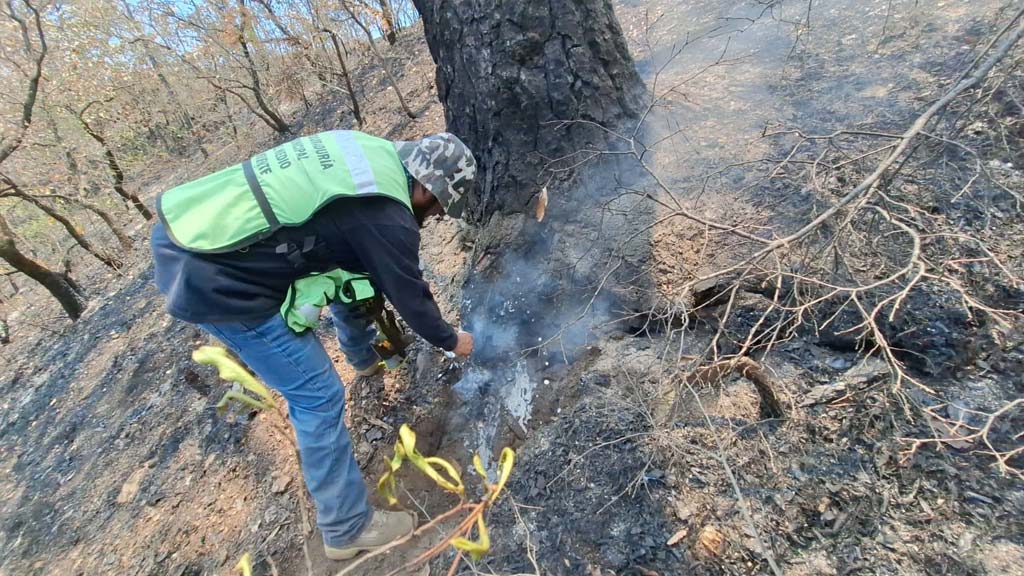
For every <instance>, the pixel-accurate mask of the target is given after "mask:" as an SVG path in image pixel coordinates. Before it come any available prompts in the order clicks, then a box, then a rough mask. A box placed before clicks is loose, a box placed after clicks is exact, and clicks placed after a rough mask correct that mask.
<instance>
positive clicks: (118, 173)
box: [68, 100, 153, 220]
mask: <svg viewBox="0 0 1024 576" xmlns="http://www.w3.org/2000/svg"><path fill="white" fill-rule="evenodd" d="M101 102H102V101H101V100H93V101H92V102H89V103H88V104H86V105H85V107H83V108H82V109H81V110H74V109H71V108H68V111H69V112H71V113H72V114H74V115H75V118H77V119H78V123H79V124H80V125H81V126H82V129H83V130H85V133H86V134H88V135H89V137H90V138H92V139H93V140H95V141H96V143H97V144H99V145H100V148H102V149H103V158H104V159H105V160H106V161H107V169H108V170H109V171H110V177H111V179H112V180H113V188H114V192H117V195H118V196H120V197H121V198H122V199H124V201H125V203H126V204H130V205H131V206H132V207H134V208H135V210H136V211H138V213H139V214H141V215H142V217H143V218H145V219H146V220H152V219H153V212H152V211H150V209H149V208H148V207H147V206H146V205H145V204H144V203H143V202H142V199H140V198H139V196H138V195H137V194H135V193H134V192H129V191H128V190H127V189H125V187H124V181H125V177H124V170H123V169H122V168H121V163H120V162H118V160H117V155H115V154H114V150H113V149H112V148H111V147H110V144H108V143H107V139H106V138H105V137H104V136H103V135H102V134H100V132H99V130H97V129H96V128H95V127H94V126H93V125H92V124H91V123H90V122H89V121H88V120H87V119H86V117H85V115H86V113H87V112H88V111H89V108H91V107H92V106H94V105H96V104H99V103H101Z"/></svg>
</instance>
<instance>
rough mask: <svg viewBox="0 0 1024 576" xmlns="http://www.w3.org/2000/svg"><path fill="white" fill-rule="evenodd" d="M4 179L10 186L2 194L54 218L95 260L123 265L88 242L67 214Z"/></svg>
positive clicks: (114, 267)
mask: <svg viewBox="0 0 1024 576" xmlns="http://www.w3.org/2000/svg"><path fill="white" fill-rule="evenodd" d="M4 181H5V182H4V183H5V184H7V185H8V186H10V188H9V189H8V190H6V191H5V192H4V193H3V195H4V196H9V197H12V198H18V199H19V200H24V201H26V202H28V203H29V204H31V205H33V206H35V207H36V208H38V209H39V210H40V211H41V212H43V213H44V214H46V215H47V216H49V217H50V218H52V219H54V220H55V221H56V222H57V223H58V224H60V225H61V226H62V227H63V228H64V230H66V231H67V233H68V235H69V236H71V237H72V238H74V240H75V242H77V243H78V245H79V246H81V247H82V249H83V250H85V251H86V252H88V253H89V254H92V255H93V256H95V257H96V259H97V260H99V261H100V262H102V263H104V264H105V265H107V266H109V267H111V268H113V269H115V270H116V269H118V268H120V267H121V266H122V265H123V263H122V262H121V261H120V260H118V259H117V258H114V257H113V256H110V255H109V254H106V253H104V252H103V251H101V250H99V249H98V248H96V247H95V246H94V245H93V243H92V242H90V241H89V239H88V238H86V237H85V235H84V234H82V232H81V231H80V230H79V227H78V226H76V225H75V223H74V222H72V221H71V220H70V219H69V218H68V217H67V216H65V215H63V214H61V213H60V212H59V211H58V210H56V209H55V208H53V207H52V206H50V205H48V204H46V203H45V202H43V201H42V200H40V199H39V198H36V197H34V196H32V195H31V194H28V193H26V192H25V191H24V190H22V189H21V188H20V187H19V186H18V185H17V184H14V183H13V182H11V181H10V180H7V179H4Z"/></svg>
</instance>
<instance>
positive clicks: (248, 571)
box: [235, 552, 252, 576]
mask: <svg viewBox="0 0 1024 576" xmlns="http://www.w3.org/2000/svg"><path fill="white" fill-rule="evenodd" d="M235 570H241V571H242V576H252V556H249V553H248V552H246V553H245V554H242V557H241V558H239V559H238V564H235Z"/></svg>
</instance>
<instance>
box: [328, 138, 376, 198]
mask: <svg viewBox="0 0 1024 576" xmlns="http://www.w3.org/2000/svg"><path fill="white" fill-rule="evenodd" d="M332 134H334V140H335V142H337V143H338V148H340V149H341V154H342V157H343V158H345V162H347V163H348V170H349V173H350V174H352V183H353V184H355V187H356V194H376V193H377V180H376V179H375V178H374V177H373V169H372V168H370V163H369V162H368V161H367V160H366V155H365V154H363V149H362V147H360V146H359V143H358V142H356V138H355V135H354V134H353V133H352V132H351V131H349V130H335V131H333V132H332Z"/></svg>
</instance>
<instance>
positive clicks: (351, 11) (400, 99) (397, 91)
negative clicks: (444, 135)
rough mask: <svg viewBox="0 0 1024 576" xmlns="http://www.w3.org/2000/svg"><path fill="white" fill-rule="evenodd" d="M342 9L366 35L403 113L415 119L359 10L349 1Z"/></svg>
mask: <svg viewBox="0 0 1024 576" xmlns="http://www.w3.org/2000/svg"><path fill="white" fill-rule="evenodd" d="M341 7H342V8H343V9H344V10H345V12H347V13H348V15H349V17H350V18H351V19H352V23H353V24H355V25H356V26H357V27H358V28H359V29H360V30H362V31H363V34H365V35H366V41H367V42H368V43H369V45H370V51H371V52H373V56H374V58H376V59H377V63H378V64H380V67H381V69H382V70H384V76H385V77H386V78H387V79H388V84H391V89H392V90H394V91H395V96H397V97H398V104H399V105H401V107H402V111H404V112H405V115H406V116H408V117H409V118H413V119H415V118H416V113H415V112H413V111H412V109H410V108H409V105H408V104H406V102H405V97H404V96H402V91H401V89H399V87H398V80H397V79H396V78H395V75H394V74H392V73H391V68H390V67H389V66H388V61H387V60H385V59H384V55H383V54H381V53H380V50H378V49H377V43H376V42H374V40H373V32H371V31H370V29H369V28H368V27H367V26H366V24H363V21H362V20H360V19H359V15H358V14H357V10H356V9H355V8H353V7H352V6H351V5H350V4H349V2H348V1H345V2H342V3H341Z"/></svg>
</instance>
